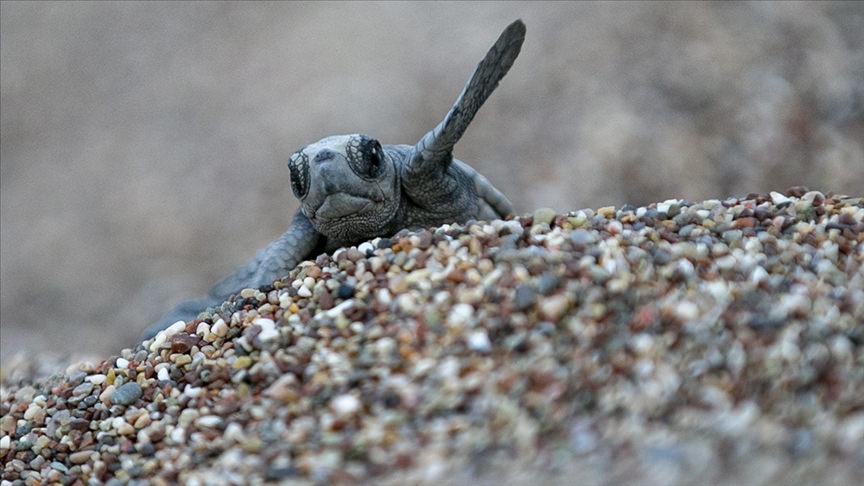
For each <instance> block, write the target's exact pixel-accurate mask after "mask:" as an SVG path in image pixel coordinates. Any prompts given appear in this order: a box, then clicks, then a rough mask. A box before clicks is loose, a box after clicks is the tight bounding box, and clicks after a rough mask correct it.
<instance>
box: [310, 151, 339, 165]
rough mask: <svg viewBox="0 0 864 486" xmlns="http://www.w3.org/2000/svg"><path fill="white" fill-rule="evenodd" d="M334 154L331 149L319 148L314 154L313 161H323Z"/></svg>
mask: <svg viewBox="0 0 864 486" xmlns="http://www.w3.org/2000/svg"><path fill="white" fill-rule="evenodd" d="M335 156H336V154H335V153H334V152H333V151H332V150H330V149H321V150H319V151H318V153H317V154H315V159H314V162H316V163H320V162H324V161H326V160H330V159H332V158H333V157H335Z"/></svg>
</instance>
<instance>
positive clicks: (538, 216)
mask: <svg viewBox="0 0 864 486" xmlns="http://www.w3.org/2000/svg"><path fill="white" fill-rule="evenodd" d="M556 214H557V213H556V211H555V210H554V209H551V208H540V209H538V210H536V211H534V224H552V221H554V220H555V215H556Z"/></svg>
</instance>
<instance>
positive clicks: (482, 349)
mask: <svg viewBox="0 0 864 486" xmlns="http://www.w3.org/2000/svg"><path fill="white" fill-rule="evenodd" d="M468 347H469V348H471V349H472V350H474V351H477V352H478V353H488V352H489V351H491V350H492V343H491V342H489V336H488V335H487V334H486V331H476V332H472V333H471V334H470V335H469V336H468Z"/></svg>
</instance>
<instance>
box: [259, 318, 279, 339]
mask: <svg viewBox="0 0 864 486" xmlns="http://www.w3.org/2000/svg"><path fill="white" fill-rule="evenodd" d="M252 324H257V325H259V326H261V333H259V334H258V339H260V340H261V341H265V342H266V341H271V340H273V339H274V338H276V337H278V336H279V331H277V330H276V323H275V322H273V320H272V319H265V318H263V317H259V318H257V319H255V320H254V321H252Z"/></svg>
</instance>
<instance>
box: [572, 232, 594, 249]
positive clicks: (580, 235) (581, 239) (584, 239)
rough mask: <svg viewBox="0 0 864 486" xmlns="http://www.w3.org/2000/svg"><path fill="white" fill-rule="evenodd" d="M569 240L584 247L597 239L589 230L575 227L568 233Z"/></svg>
mask: <svg viewBox="0 0 864 486" xmlns="http://www.w3.org/2000/svg"><path fill="white" fill-rule="evenodd" d="M570 241H571V242H573V244H574V245H576V246H579V247H584V246H588V245H590V244H592V243H594V242H595V241H597V238H595V237H594V234H593V233H592V232H591V231H588V230H584V229H577V230H573V232H572V233H570Z"/></svg>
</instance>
